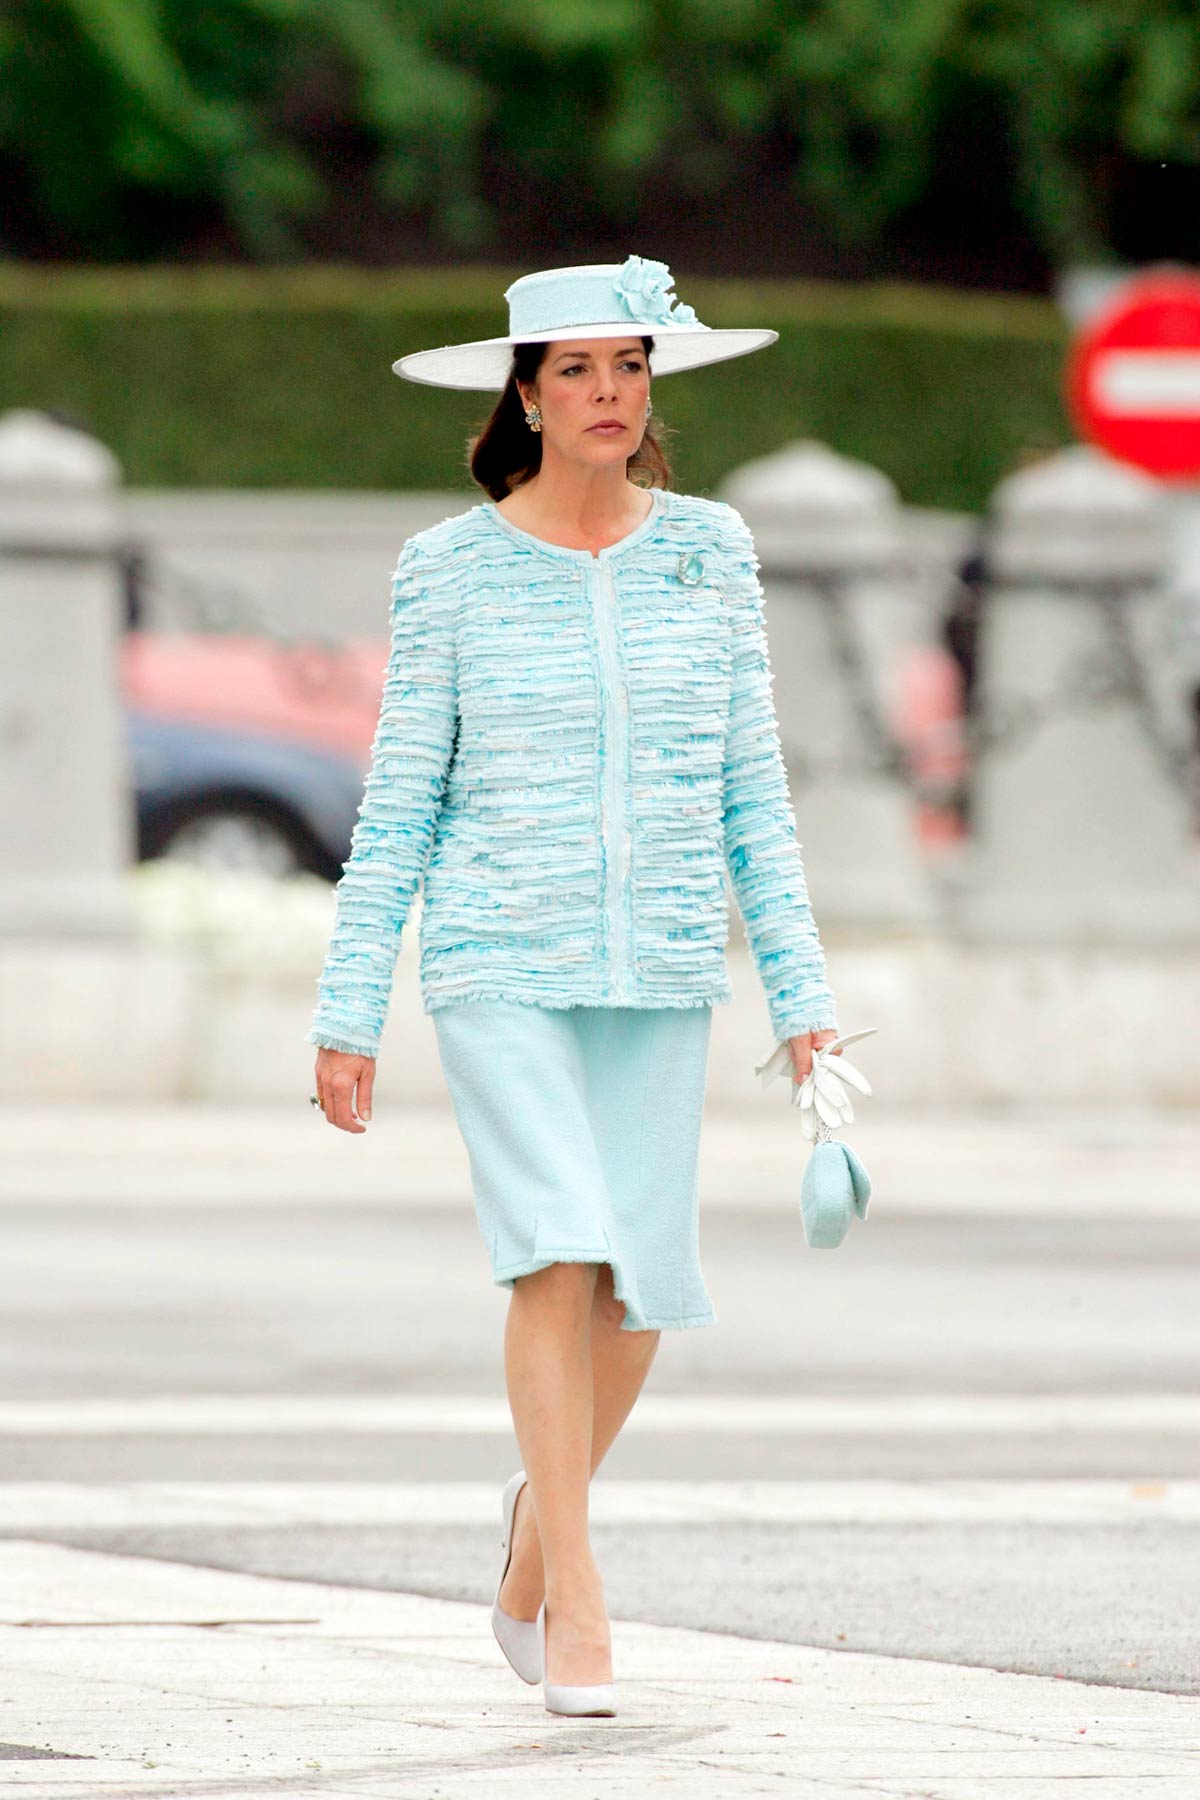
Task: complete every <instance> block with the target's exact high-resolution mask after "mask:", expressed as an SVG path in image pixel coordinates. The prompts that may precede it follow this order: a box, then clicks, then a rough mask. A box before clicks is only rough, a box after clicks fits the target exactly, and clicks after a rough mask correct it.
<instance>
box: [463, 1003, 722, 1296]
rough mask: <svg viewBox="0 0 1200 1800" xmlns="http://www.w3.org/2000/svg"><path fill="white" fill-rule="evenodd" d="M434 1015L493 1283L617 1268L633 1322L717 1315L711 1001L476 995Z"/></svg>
mask: <svg viewBox="0 0 1200 1800" xmlns="http://www.w3.org/2000/svg"><path fill="white" fill-rule="evenodd" d="M432 1017H433V1020H434V1025H435V1028H436V1032H437V1042H438V1053H439V1056H440V1058H441V1063H442V1069H443V1072H444V1074H445V1077H446V1085H447V1087H448V1088H449V1091H450V1098H451V1102H452V1104H453V1107H454V1112H455V1118H456V1121H457V1124H458V1127H459V1130H460V1132H461V1134H462V1138H463V1141H464V1143H465V1145H466V1148H467V1153H468V1156H469V1159H470V1165H471V1177H472V1184H473V1188H474V1197H475V1212H476V1217H477V1219H478V1221H479V1227H480V1230H481V1232H482V1234H483V1239H484V1243H485V1245H486V1246H487V1250H488V1253H489V1255H490V1257H491V1264H492V1278H493V1281H494V1282H495V1283H496V1285H497V1286H500V1287H506V1288H509V1289H511V1288H512V1286H513V1284H514V1282H515V1281H516V1279H517V1277H518V1276H520V1275H528V1274H532V1273H533V1272H534V1271H535V1270H537V1269H544V1268H547V1267H548V1266H549V1265H550V1264H551V1263H555V1262H607V1263H610V1264H611V1266H612V1272H613V1292H614V1294H615V1295H616V1298H617V1299H618V1300H619V1301H623V1302H624V1305H625V1315H624V1317H623V1319H622V1321H621V1328H622V1330H625V1331H647V1330H664V1329H666V1330H671V1329H681V1328H684V1327H687V1326H692V1325H709V1324H713V1323H714V1322H715V1321H716V1317H717V1315H716V1313H715V1311H714V1310H713V1305H712V1301H711V1299H710V1298H709V1294H708V1289H707V1287H706V1286H705V1282H704V1276H703V1272H702V1270H701V1265H700V1241H699V1183H698V1172H697V1167H698V1156H699V1146H700V1122H701V1111H702V1107H703V1101H704V1084H705V1075H706V1068H707V1061H708V1044H709V1033H710V1028H711V1022H712V1008H711V1007H710V1006H686V1007H670V1006H667V1007H633V1006H567V1007H545V1006H537V1005H534V1004H530V1003H529V1002H525V1001H506V1000H478V1001H461V1002H456V1003H455V1004H454V1005H452V1006H443V1007H438V1008H436V1009H435V1010H434V1012H433V1014H432Z"/></svg>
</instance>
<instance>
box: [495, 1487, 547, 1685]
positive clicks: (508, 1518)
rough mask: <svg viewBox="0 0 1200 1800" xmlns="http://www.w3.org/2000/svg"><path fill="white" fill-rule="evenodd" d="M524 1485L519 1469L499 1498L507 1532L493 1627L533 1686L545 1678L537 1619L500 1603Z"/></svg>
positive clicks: (517, 1668) (522, 1677)
mask: <svg viewBox="0 0 1200 1800" xmlns="http://www.w3.org/2000/svg"><path fill="white" fill-rule="evenodd" d="M524 1485H525V1471H524V1469H518V1470H517V1472H516V1474H515V1475H514V1476H513V1477H512V1478H511V1480H510V1481H509V1482H508V1483H507V1484H506V1485H505V1489H504V1495H503V1498H502V1500H501V1502H500V1516H501V1518H502V1519H503V1521H504V1536H503V1537H502V1538H501V1540H500V1543H501V1545H502V1547H503V1551H504V1563H503V1567H502V1568H501V1570H500V1579H499V1581H498V1582H497V1583H496V1598H495V1600H493V1602H492V1630H493V1631H494V1632H495V1634H496V1642H497V1643H498V1644H499V1646H500V1648H501V1649H502V1650H503V1652H504V1654H505V1656H506V1657H507V1658H508V1660H509V1662H510V1663H511V1664H512V1666H513V1668H514V1669H515V1670H516V1671H517V1674H518V1675H519V1676H520V1677H521V1680H522V1681H527V1682H529V1684H530V1686H531V1687H532V1686H534V1685H536V1683H537V1682H539V1681H540V1680H541V1679H542V1651H541V1643H540V1640H539V1638H538V1628H537V1621H536V1619H514V1618H513V1617H512V1615H511V1614H510V1613H506V1612H505V1610H504V1608H503V1607H502V1606H501V1604H500V1589H501V1588H502V1587H503V1586H504V1577H505V1576H506V1575H507V1574H508V1565H509V1563H510V1562H511V1561H512V1543H513V1518H514V1515H515V1514H516V1510H517V1495H518V1494H519V1493H520V1492H521V1489H522V1488H523V1487H524Z"/></svg>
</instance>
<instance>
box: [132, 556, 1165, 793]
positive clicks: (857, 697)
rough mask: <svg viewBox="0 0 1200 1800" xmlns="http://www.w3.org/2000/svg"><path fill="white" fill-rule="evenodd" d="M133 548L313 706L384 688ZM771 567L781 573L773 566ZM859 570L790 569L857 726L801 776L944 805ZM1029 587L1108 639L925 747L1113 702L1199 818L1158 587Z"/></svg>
mask: <svg viewBox="0 0 1200 1800" xmlns="http://www.w3.org/2000/svg"><path fill="white" fill-rule="evenodd" d="M125 555H126V559H127V563H126V566H127V569H128V570H129V572H130V574H131V576H132V575H133V574H134V573H136V584H137V598H138V602H139V610H140V609H141V607H142V602H143V600H144V598H145V597H146V596H147V595H150V596H153V597H155V598H156V599H157V601H158V602H159V603H160V605H162V606H165V610H166V613H167V616H170V614H171V613H172V612H174V613H182V614H183V615H184V617H185V618H186V619H187V621H188V628H189V629H190V630H193V631H197V632H204V633H214V634H219V635H228V634H229V633H231V632H239V633H243V634H245V635H248V636H253V637H256V638H259V639H262V640H264V641H266V642H269V643H270V644H271V645H272V646H273V649H274V653H275V656H274V660H275V667H276V673H277V676H278V679H279V680H280V682H281V684H282V685H284V686H285V687H287V688H289V689H290V690H291V691H293V692H294V693H295V694H296V695H297V696H298V697H299V698H300V699H302V700H304V701H305V702H306V703H310V704H314V703H325V704H329V703H331V702H334V701H337V702H340V703H347V704H353V703H355V702H356V701H367V700H373V699H374V695H368V694H367V692H366V686H365V683H364V682H363V680H362V677H361V676H360V675H359V674H358V672H357V671H356V669H355V668H354V665H353V664H352V662H351V661H350V659H348V658H347V657H346V656H345V655H344V653H343V650H342V646H341V645H340V643H339V642H338V641H337V640H336V639H335V638H332V637H329V636H325V635H321V634H315V633H297V632H293V631H291V630H289V629H287V628H286V627H280V626H279V625H277V624H275V623H274V622H273V621H271V620H270V619H268V618H266V617H265V616H264V614H263V612H262V610H261V608H260V607H259V605H258V604H257V602H256V601H255V600H254V599H253V597H252V596H251V595H250V594H248V593H247V592H246V591H245V589H243V588H240V587H237V586H236V585H235V584H233V583H232V582H229V581H225V580H218V579H214V578H211V577H207V576H197V575H194V574H192V573H190V572H189V571H186V570H182V569H178V568H171V567H170V566H169V565H164V564H163V563H162V562H161V561H159V560H158V559H155V560H154V562H151V559H150V558H148V557H146V556H145V555H144V554H141V553H140V552H139V551H138V549H137V547H136V546H134V547H129V546H127V547H126V550H125ZM765 573H767V574H768V578H770V577H771V572H770V571H765ZM856 573H859V572H856V571H842V570H835V569H814V570H809V571H804V570H794V571H793V570H789V571H787V575H786V577H785V579H788V580H790V581H794V582H795V584H796V585H797V586H798V587H804V588H807V589H808V590H809V591H810V592H813V593H814V594H815V595H816V597H817V600H818V603H819V605H820V608H821V612H822V615H823V618H824V621H825V624H826V628H827V631H828V634H829V643H830V646H831V649H832V653H833V658H834V661H835V663H836V666H837V668H838V671H839V673H840V675H841V678H842V682H843V685H844V692H845V694H846V696H847V698H848V701H849V705H850V710H851V718H852V722H853V726H854V731H853V739H854V741H853V744H852V745H847V746H841V745H834V746H832V747H828V748H826V747H822V746H819V745H818V746H812V745H810V744H808V743H805V744H802V745H789V747H788V752H787V763H788V767H789V770H790V772H791V773H792V775H793V776H794V777H795V778H796V779H798V780H800V781H803V782H806V783H808V784H816V783H819V782H822V781H828V780H841V779H848V778H855V777H863V776H873V777H876V778H879V777H883V778H886V779H889V780H892V781H896V782H899V783H901V784H902V785H903V786H905V787H907V788H908V789H909V791H910V792H911V794H912V795H913V797H914V798H915V799H917V800H919V801H924V802H926V803H929V802H932V803H935V804H939V803H945V802H946V800H947V799H949V798H951V797H952V794H953V792H954V791H956V790H957V786H958V784H957V782H955V781H949V782H947V781H943V780H941V779H939V778H937V777H931V776H929V775H926V774H923V773H922V772H921V771H919V770H918V769H914V767H913V766H912V761H911V753H910V751H909V749H908V748H907V747H906V746H905V745H904V744H902V743H900V742H899V741H898V740H897V739H896V738H895V736H894V735H893V733H892V731H891V729H890V728H889V725H888V722H887V719H886V717H885V715H884V712H883V709H882V707H881V705H880V702H879V697H878V695H877V692H876V689H875V684H874V683H873V681H872V679H871V669H870V665H869V662H868V659H867V656H866V654H865V650H864V646H863V642H862V637H861V634H860V633H859V632H858V631H856V630H855V627H854V620H853V616H852V612H851V608H850V607H849V606H848V605H847V589H848V587H849V585H850V582H851V580H853V579H855V576H856ZM950 580H951V583H952V586H954V587H957V588H959V589H961V590H963V591H966V584H965V583H964V582H962V581H961V579H960V578H959V577H958V576H957V575H955V574H952V575H951V576H950ZM1021 587H1035V588H1037V589H1038V590H1041V591H1046V590H1050V591H1054V592H1074V593H1077V594H1079V595H1080V596H1081V598H1082V599H1087V598H1091V599H1092V600H1094V601H1095V602H1096V603H1097V604H1098V606H1099V608H1100V615H1101V619H1102V621H1103V627H1104V638H1105V643H1104V647H1103V648H1101V649H1097V650H1094V651H1089V652H1087V653H1085V654H1083V655H1081V656H1078V657H1076V658H1075V660H1074V661H1073V662H1072V663H1071V664H1070V665H1069V666H1068V668H1067V671H1066V673H1065V674H1064V675H1063V676H1061V677H1060V679H1059V680H1058V681H1057V682H1055V683H1054V685H1053V686H1051V687H1049V688H1047V689H1046V691H1045V692H1044V693H1042V694H1041V695H1040V696H1038V697H1037V698H1034V697H1032V696H1030V695H997V694H989V696H988V699H987V703H986V706H985V707H984V708H983V709H982V710H981V711H980V712H979V714H978V715H977V716H975V717H968V718H966V719H954V720H949V721H947V722H946V724H945V726H944V728H941V729H940V730H939V728H938V727H935V728H933V730H932V731H930V732H929V733H928V734H927V736H926V738H925V747H926V748H928V749H936V748H937V747H938V740H939V737H941V738H942V739H943V743H944V747H945V748H946V749H947V750H949V751H953V752H962V753H963V754H964V755H965V756H966V757H967V758H968V759H969V760H970V762H971V763H972V765H973V766H975V767H978V765H979V763H980V762H981V761H982V760H983V759H984V758H986V757H988V756H995V755H1004V754H1011V753H1012V752H1014V751H1016V750H1019V749H1020V748H1021V746H1022V745H1023V744H1025V743H1028V742H1029V740H1030V739H1031V738H1032V737H1033V736H1034V735H1035V734H1036V733H1037V732H1038V731H1039V730H1041V728H1042V727H1043V725H1045V724H1047V723H1049V722H1051V721H1058V720H1061V719H1064V718H1067V717H1078V716H1080V715H1086V714H1088V713H1094V712H1100V711H1103V710H1104V709H1105V708H1106V707H1110V706H1118V705H1124V706H1128V707H1129V708H1130V709H1131V712H1132V715H1133V717H1134V718H1135V720H1136V721H1137V724H1138V726H1139V728H1140V730H1141V731H1142V733H1143V735H1144V737H1145V739H1146V741H1147V743H1148V744H1149V745H1150V747H1151V749H1152V751H1153V753H1154V755H1155V758H1156V760H1157V762H1158V764H1159V767H1160V768H1161V770H1162V772H1163V774H1164V775H1165V776H1166V778H1167V779H1168V780H1169V781H1170V782H1172V783H1173V784H1174V785H1175V786H1176V787H1177V788H1178V789H1179V790H1180V791H1181V792H1182V793H1183V794H1184V795H1185V796H1186V797H1187V799H1188V801H1189V803H1190V804H1191V805H1192V806H1193V807H1194V808H1195V809H1196V816H1197V817H1200V750H1198V748H1197V746H1196V744H1195V743H1194V742H1193V743H1187V742H1183V743H1180V742H1176V741H1174V740H1173V739H1172V738H1171V737H1170V735H1169V734H1168V733H1167V732H1166V731H1165V730H1164V728H1163V724H1162V720H1161V718H1160V716H1159V711H1158V708H1157V707H1156V705H1155V701H1154V696H1153V693H1152V690H1151V685H1150V681H1149V678H1148V674H1147V670H1146V667H1145V664H1144V662H1143V658H1142V654H1141V651H1140V649H1139V646H1138V644H1137V642H1136V641H1135V637H1134V633H1133V631H1132V629H1131V624H1130V603H1131V601H1132V600H1133V599H1135V598H1136V597H1137V596H1138V595H1139V594H1144V593H1154V594H1157V592H1158V591H1157V590H1154V589H1148V588H1147V585H1146V583H1145V582H1144V581H1107V582H1082V581H1071V580H1069V579H1066V578H1055V579H1053V580H1040V581H1037V582H1020V581H1011V580H1007V579H1004V578H1000V579H996V578H993V579H992V580H990V581H989V582H988V583H987V585H986V588H985V593H987V594H989V595H990V594H995V593H997V592H1001V591H1011V590H1012V589H1015V588H1021ZM1183 629H1185V627H1184V626H1183V625H1181V622H1180V621H1179V620H1177V619H1172V618H1171V617H1170V616H1169V613H1168V609H1167V608H1166V607H1161V608H1160V609H1159V610H1158V612H1157V614H1152V615H1151V617H1150V620H1149V630H1148V632H1147V634H1146V635H1147V636H1148V637H1149V638H1150V641H1151V643H1152V644H1153V646H1154V648H1155V649H1156V650H1157V651H1159V652H1160V653H1161V657H1162V661H1163V664H1164V666H1168V665H1169V664H1170V663H1171V662H1172V661H1173V660H1175V657H1176V656H1177V653H1178V651H1179V649H1180V642H1179V639H1180V633H1181V630H1183ZM1188 666H1191V665H1190V664H1189V665H1188Z"/></svg>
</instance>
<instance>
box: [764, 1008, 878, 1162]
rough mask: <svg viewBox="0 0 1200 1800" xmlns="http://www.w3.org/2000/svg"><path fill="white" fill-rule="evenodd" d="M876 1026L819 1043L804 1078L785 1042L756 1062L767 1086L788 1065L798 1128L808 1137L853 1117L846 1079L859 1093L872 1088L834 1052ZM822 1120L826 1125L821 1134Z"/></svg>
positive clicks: (814, 1136)
mask: <svg viewBox="0 0 1200 1800" xmlns="http://www.w3.org/2000/svg"><path fill="white" fill-rule="evenodd" d="M878 1029H879V1027H878V1026H877V1025H868V1026H867V1027H866V1029H865V1030H863V1031H847V1032H844V1033H843V1034H842V1036H841V1037H836V1038H831V1039H830V1041H829V1042H828V1043H827V1044H822V1045H821V1047H820V1048H819V1049H817V1050H814V1051H813V1057H812V1068H811V1070H810V1071H809V1073H808V1074H807V1075H806V1076H805V1078H804V1080H803V1081H797V1080H796V1071H795V1066H794V1064H793V1062H792V1052H791V1048H790V1046H789V1045H788V1044H787V1043H782V1044H777V1045H776V1047H775V1048H774V1049H773V1050H772V1052H771V1054H770V1056H768V1058H767V1060H766V1061H765V1062H761V1063H756V1064H755V1069H754V1072H755V1074H756V1075H759V1076H761V1077H762V1085H763V1086H764V1087H766V1086H767V1084H768V1082H771V1081H774V1079H775V1077H776V1076H777V1075H783V1074H785V1073H786V1072H787V1071H788V1070H789V1069H790V1070H791V1074H792V1105H793V1106H798V1107H799V1108H800V1129H801V1130H802V1131H803V1133H804V1135H805V1137H806V1138H809V1139H810V1140H811V1139H815V1138H817V1137H818V1136H820V1135H825V1136H828V1135H829V1134H830V1133H832V1132H834V1131H836V1130H837V1128H838V1126H839V1125H849V1124H850V1123H851V1122H852V1120H853V1118H854V1108H853V1106H852V1105H851V1104H850V1095H849V1093H848V1092H847V1088H846V1083H847V1082H849V1084H850V1086H851V1087H856V1088H857V1089H858V1091H859V1092H860V1093H861V1094H869V1093H870V1092H871V1084H870V1082H869V1081H868V1080H867V1078H866V1076H865V1075H864V1074H863V1073H862V1070H861V1069H856V1068H855V1066H854V1064H853V1063H852V1062H851V1061H850V1060H849V1058H848V1057H846V1056H838V1057H837V1058H836V1059H835V1058H834V1056H833V1052H834V1051H835V1050H837V1049H838V1047H839V1046H840V1045H842V1044H853V1043H855V1042H857V1040H858V1039H859V1038H864V1037H870V1036H871V1035H872V1033H873V1032H875V1031H877V1030H878ZM822 1123H823V1124H824V1125H825V1126H826V1127H827V1130H826V1132H825V1133H824V1134H822V1132H821V1124H822Z"/></svg>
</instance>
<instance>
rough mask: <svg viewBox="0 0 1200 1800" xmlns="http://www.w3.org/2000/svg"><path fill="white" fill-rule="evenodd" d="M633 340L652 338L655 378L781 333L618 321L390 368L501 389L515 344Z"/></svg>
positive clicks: (476, 346)
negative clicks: (611, 339) (628, 337)
mask: <svg viewBox="0 0 1200 1800" xmlns="http://www.w3.org/2000/svg"><path fill="white" fill-rule="evenodd" d="M626 332H628V333H629V336H630V337H631V338H635V337H642V336H643V335H646V336H650V335H653V338H654V348H653V350H651V352H650V373H651V375H674V374H676V373H678V371H679V370H681V369H699V368H702V367H703V366H704V364H705V363H715V362H725V361H727V360H728V359H729V358H730V357H731V356H747V355H749V353H750V351H752V350H765V349H766V347H767V345H768V344H773V343H775V342H776V341H777V339H778V337H779V333H778V332H777V331H772V330H770V329H769V328H768V327H766V326H723V325H648V324H646V323H644V322H643V321H642V320H639V319H616V320H614V321H613V322H612V323H611V324H607V325H578V326H575V327H574V328H573V329H572V330H569V331H568V330H564V329H563V328H562V327H559V328H558V329H556V330H554V331H528V332H523V333H520V334H518V335H517V336H516V337H494V338H475V339H473V340H472V341H471V342H470V343H467V344H443V345H442V346H441V348H440V349H437V350H412V351H410V352H409V354H408V355H407V356H401V357H400V358H398V360H397V361H396V362H394V363H393V364H392V368H393V369H394V370H395V372H396V374H397V375H400V376H402V377H403V378H404V380H405V381H419V382H424V383H426V384H427V385H428V386H430V387H449V388H483V389H486V390H491V389H497V390H498V389H500V388H502V387H503V386H504V384H505V382H506V381H507V380H508V373H509V370H510V368H511V367H512V349H513V345H514V344H552V343H556V342H559V341H561V342H563V343H575V342H576V341H578V342H581V343H582V342H583V340H584V339H585V338H610V337H622V336H624V334H625V333H626Z"/></svg>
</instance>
